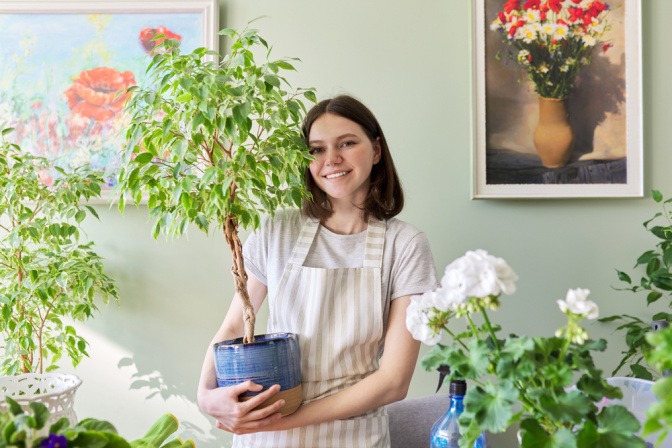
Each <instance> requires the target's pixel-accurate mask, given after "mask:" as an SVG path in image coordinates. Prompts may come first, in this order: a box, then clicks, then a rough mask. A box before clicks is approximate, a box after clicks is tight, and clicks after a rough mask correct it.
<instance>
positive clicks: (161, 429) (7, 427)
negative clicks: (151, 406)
mask: <svg viewBox="0 0 672 448" xmlns="http://www.w3.org/2000/svg"><path fill="white" fill-rule="evenodd" d="M6 402H7V405H6V410H5V411H3V412H0V448H10V447H12V448H34V447H42V448H193V447H194V442H193V441H191V440H187V441H184V442H183V441H182V440H180V439H178V438H173V439H170V440H168V438H169V437H170V436H171V435H172V434H173V433H174V432H175V431H177V428H178V422H177V419H176V418H175V417H174V416H173V415H171V414H164V415H163V416H161V418H159V419H158V420H157V421H156V422H155V423H154V424H153V425H152V427H151V428H150V429H149V431H147V433H146V434H145V435H144V436H143V437H141V438H140V439H137V440H133V441H130V442H129V441H126V439H124V438H123V437H121V436H120V435H119V434H118V433H117V430H116V429H115V427H114V426H113V425H112V424H111V423H109V422H106V421H102V420H95V419H91V418H87V419H85V420H82V421H81V422H79V423H77V424H75V425H71V424H70V422H69V421H68V419H67V418H65V417H63V418H61V419H59V420H58V421H56V422H55V423H53V424H51V425H50V426H49V427H48V429H47V428H46V425H47V423H48V421H49V416H50V415H49V411H48V409H47V408H46V406H44V405H43V404H42V403H38V402H33V403H30V405H29V409H28V410H27V411H24V410H23V409H22V408H21V406H20V405H19V404H18V403H17V402H16V401H14V400H13V399H11V398H9V397H7V398H6ZM45 429H47V431H44V430H45Z"/></svg>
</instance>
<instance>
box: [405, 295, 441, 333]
mask: <svg viewBox="0 0 672 448" xmlns="http://www.w3.org/2000/svg"><path fill="white" fill-rule="evenodd" d="M423 300H424V299H423V296H413V297H411V303H409V304H408V308H406V328H408V331H409V332H410V333H411V335H412V336H413V339H416V340H418V341H421V342H423V343H424V344H427V345H436V344H437V343H438V342H439V341H440V340H441V334H440V333H436V332H434V331H433V330H432V329H431V328H430V327H429V315H428V313H430V312H431V309H427V308H425V307H424V306H423Z"/></svg>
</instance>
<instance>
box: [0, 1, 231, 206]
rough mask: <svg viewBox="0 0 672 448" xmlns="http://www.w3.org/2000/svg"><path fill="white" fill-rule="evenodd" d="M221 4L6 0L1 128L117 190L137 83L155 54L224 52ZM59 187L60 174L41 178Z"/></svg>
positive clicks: (1, 19) (106, 195)
mask: <svg viewBox="0 0 672 448" xmlns="http://www.w3.org/2000/svg"><path fill="white" fill-rule="evenodd" d="M218 16H219V14H218V2H217V0H190V1H175V0H139V1H108V2H101V1H55V0H51V1H31V0H21V1H3V2H1V3H0V42H2V45H0V66H1V67H2V71H0V128H14V131H13V132H12V133H11V134H10V135H9V140H10V141H11V142H12V143H16V144H18V145H19V146H21V148H22V149H24V150H27V151H30V152H32V153H34V154H36V155H40V156H43V157H46V158H48V159H49V160H52V161H53V164H54V165H55V166H57V167H60V168H62V169H64V170H69V169H72V168H74V167H76V166H81V165H88V166H89V167H91V168H93V169H95V170H97V171H100V172H101V173H102V174H103V175H104V176H105V180H106V186H105V187H104V188H103V195H102V196H101V198H102V201H105V202H107V201H109V199H110V197H111V194H110V193H111V190H112V188H113V187H114V185H115V184H116V179H117V177H116V172H117V170H118V168H119V163H120V158H119V156H120V151H121V150H122V148H123V145H124V140H125V138H124V135H123V131H122V129H123V128H124V125H125V121H126V119H127V118H126V117H125V113H124V111H123V108H124V102H125V100H126V96H125V95H124V93H123V92H124V90H125V89H126V88H127V87H130V86H132V85H136V84H139V83H141V82H142V79H143V77H144V74H145V70H146V68H147V66H148V64H149V62H150V60H151V57H152V54H153V48H154V47H155V46H156V45H158V43H160V42H161V40H163V39H175V40H178V41H179V42H180V46H181V48H182V49H183V50H185V51H192V50H194V49H196V48H199V47H207V48H208V49H211V50H214V51H217V47H218V34H217V26H218V20H219V17H218ZM40 175H41V177H42V179H43V182H45V183H46V184H49V183H50V182H52V181H53V178H54V176H57V175H58V174H57V170H56V168H54V169H53V171H45V172H43V173H41V174H40Z"/></svg>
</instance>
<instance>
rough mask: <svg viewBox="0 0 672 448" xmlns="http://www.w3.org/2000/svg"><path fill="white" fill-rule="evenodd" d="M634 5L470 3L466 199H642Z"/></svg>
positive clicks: (537, 0) (565, 0)
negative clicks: (469, 186) (470, 108)
mask: <svg viewBox="0 0 672 448" xmlns="http://www.w3.org/2000/svg"><path fill="white" fill-rule="evenodd" d="M640 3H641V0H472V13H473V30H474V34H475V36H474V41H473V44H474V47H473V55H474V61H473V69H474V76H473V80H474V85H473V93H474V94H473V101H474V107H473V123H474V126H473V129H474V134H473V142H472V143H473V145H472V146H473V148H472V150H473V152H472V170H473V185H472V197H473V198H562V197H641V196H643V163H642V152H643V145H642V123H641V120H642V117H641V110H642V108H641V97H642V96H641V43H640V42H641V38H640V37H641V36H640V35H641V27H640V25H641V12H640V7H641V5H640Z"/></svg>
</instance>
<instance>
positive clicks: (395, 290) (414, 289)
mask: <svg viewBox="0 0 672 448" xmlns="http://www.w3.org/2000/svg"><path fill="white" fill-rule="evenodd" d="M390 282H391V288H390V298H391V299H392V300H394V299H397V298H399V297H403V296H407V295H416V294H422V293H425V292H427V291H431V290H434V289H435V288H436V287H437V282H436V267H435V265H434V257H433V255H432V250H431V248H430V246H429V241H428V240H427V236H426V235H425V234H424V233H422V232H418V233H415V234H414V235H413V236H412V237H411V238H410V239H409V240H408V242H407V243H405V244H404V245H403V247H402V248H400V250H399V251H398V254H397V255H396V257H395V259H394V262H393V266H392V272H391V274H390Z"/></svg>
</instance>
